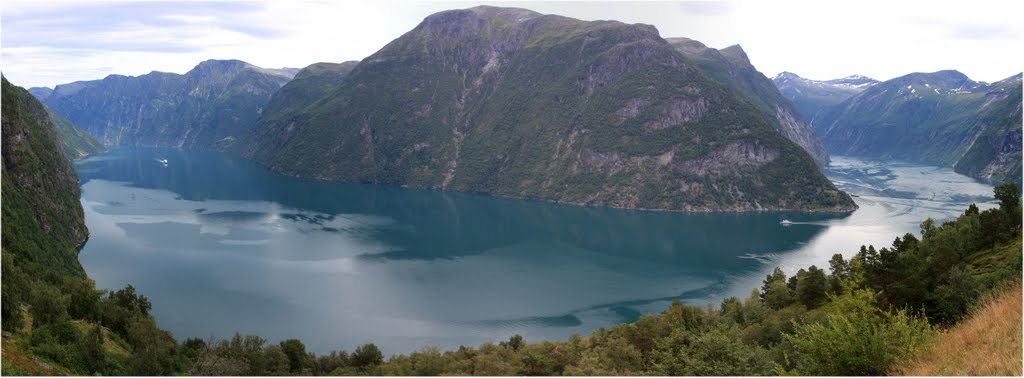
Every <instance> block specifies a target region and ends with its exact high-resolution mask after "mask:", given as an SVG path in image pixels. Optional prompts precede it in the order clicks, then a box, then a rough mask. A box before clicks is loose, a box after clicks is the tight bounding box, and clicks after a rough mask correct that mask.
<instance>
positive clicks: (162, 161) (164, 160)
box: [154, 158, 167, 167]
mask: <svg viewBox="0 0 1024 378" xmlns="http://www.w3.org/2000/svg"><path fill="white" fill-rule="evenodd" d="M154 160H156V161H159V162H160V164H163V165H164V166H165V167H166V166H167V159H156V158H154Z"/></svg>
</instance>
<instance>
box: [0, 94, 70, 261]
mask: <svg viewBox="0 0 1024 378" xmlns="http://www.w3.org/2000/svg"><path fill="white" fill-rule="evenodd" d="M78 197H79V189H78V175H76V174H75V171H74V170H73V169H71V164H70V163H69V162H68V159H67V158H66V157H65V155H64V153H63V149H62V147H61V144H60V142H59V141H58V138H57V128H56V126H54V124H53V123H52V122H51V117H50V114H49V112H47V110H46V107H44V106H43V105H42V104H40V103H39V101H37V100H36V99H35V98H34V97H32V96H31V95H30V94H29V93H28V92H27V91H25V90H24V89H22V88H20V87H17V86H14V85H12V84H11V83H10V82H8V81H7V79H6V78H4V79H3V228H4V230H3V236H4V237H3V249H4V251H5V253H9V254H11V255H12V256H13V258H14V261H15V263H17V264H19V265H22V266H23V267H24V269H25V270H27V271H29V272H32V273H36V274H42V272H45V271H51V270H53V271H55V272H57V273H65V274H69V275H75V276H83V275H84V272H83V271H82V267H81V265H79V263H78V254H77V251H76V248H77V247H78V246H80V245H82V244H83V243H85V240H86V239H87V238H88V237H89V231H88V229H86V227H85V216H84V213H83V211H82V205H81V204H80V203H79V200H78Z"/></svg>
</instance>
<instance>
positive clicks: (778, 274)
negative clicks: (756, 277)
mask: <svg viewBox="0 0 1024 378" xmlns="http://www.w3.org/2000/svg"><path fill="white" fill-rule="evenodd" d="M777 281H781V282H783V283H785V282H786V273H784V272H783V271H782V269H780V268H779V267H775V269H774V270H772V272H771V273H769V274H768V276H767V277H765V278H764V284H763V285H761V299H762V300H763V299H765V296H766V295H768V292H769V291H770V290H771V288H772V284H773V283H775V282H777Z"/></svg>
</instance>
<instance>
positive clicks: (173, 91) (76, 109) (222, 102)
mask: <svg viewBox="0 0 1024 378" xmlns="http://www.w3.org/2000/svg"><path fill="white" fill-rule="evenodd" d="M294 74H295V70H290V69H282V70H269V69H263V68H259V67H256V66H253V65H251V64H248V63H245V62H242V61H238V60H208V61H205V62H203V63H200V64H199V65H198V66H196V67H195V68H194V69H192V70H191V71H189V72H188V73H186V74H184V75H178V74H172V73H164V72H153V73H150V74H146V75H141V76H137V77H132V76H121V75H111V76H108V77H107V78H105V79H103V80H94V81H82V82H75V83H70V84H63V85H58V86H57V87H56V88H54V90H53V91H52V92H51V93H49V94H48V95H45V96H43V95H44V94H45V91H36V93H37V94H38V95H40V96H43V97H42V98H41V99H42V101H43V103H45V104H46V105H47V106H49V107H50V108H51V109H53V110H54V111H55V112H57V113H58V114H60V115H62V116H64V117H66V118H67V119H69V120H71V121H72V122H73V123H75V124H77V125H79V126H81V127H82V128H84V129H85V130H86V131H88V132H89V133H90V134H92V135H94V136H95V137H97V138H98V139H99V140H100V141H102V142H103V143H105V144H113V145H118V144H120V145H141V146H170V147H183V148H214V149H226V148H228V147H230V146H231V145H232V144H234V141H235V140H236V139H237V138H238V137H239V136H241V135H242V134H243V133H245V132H247V130H248V128H249V127H251V126H252V124H253V123H254V122H255V121H256V119H257V118H258V117H259V115H260V113H262V111H263V107H264V105H266V103H267V100H269V99H270V96H271V95H272V94H273V93H274V92H276V91H277V89H278V88H280V87H281V86H283V85H284V84H285V83H287V82H288V81H289V80H290V79H291V78H292V76H294Z"/></svg>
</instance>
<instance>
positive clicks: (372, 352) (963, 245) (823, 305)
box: [3, 184, 1021, 375]
mask: <svg viewBox="0 0 1024 378" xmlns="http://www.w3.org/2000/svg"><path fill="white" fill-rule="evenodd" d="M996 196H997V198H998V199H999V200H1000V207H999V208H997V209H990V210H986V211H983V212H982V211H978V209H977V207H975V206H973V205H972V206H971V207H970V208H969V209H967V211H965V212H964V214H963V215H961V216H960V217H959V218H958V219H956V220H955V221H951V222H946V223H944V224H941V225H936V224H935V223H934V222H933V221H932V220H931V219H929V220H926V221H924V222H923V223H922V224H921V236H920V237H918V236H915V235H913V234H907V235H904V236H903V237H898V238H896V239H895V240H894V241H893V244H892V246H891V247H886V248H881V249H877V250H876V249H875V248H874V247H873V246H867V247H861V248H860V250H859V251H857V252H856V253H854V254H853V255H852V256H851V257H850V258H843V257H842V256H841V255H839V254H837V255H835V256H833V258H832V259H831V261H830V262H829V267H828V268H827V269H820V268H818V267H815V266H811V267H809V268H807V269H801V270H800V271H798V272H797V273H796V274H795V275H793V276H787V275H786V274H785V273H784V272H782V271H781V270H779V269H776V270H775V271H774V272H773V273H772V274H770V275H768V276H767V277H766V278H765V280H764V284H763V286H762V287H761V288H760V289H754V290H753V291H752V292H751V293H750V295H749V296H748V297H747V298H745V299H740V298H729V299H726V300H724V301H722V303H721V304H720V305H719V306H713V305H708V306H705V307H702V306H693V305H687V304H682V303H679V302H675V303H673V304H672V305H671V306H670V307H669V308H668V309H667V310H665V311H664V312H663V313H661V314H659V315H651V314H647V315H644V316H642V317H641V318H640V319H639V320H637V321H636V322H633V323H630V324H622V325H618V326H615V327H612V328H610V329H600V330H598V331H595V332H593V333H592V334H590V335H589V336H580V335H573V336H572V337H571V338H569V340H567V341H555V342H552V341H545V342H538V343H528V342H526V340H524V339H523V338H522V337H520V336H513V337H512V338H511V339H509V340H508V341H503V342H500V343H498V344H492V343H487V344H483V345H481V346H479V347H476V348H472V347H460V348H459V349H458V350H453V351H440V350H438V349H437V348H433V347H429V348H425V349H422V350H420V351H417V352H413V353H410V354H408V355H396V356H393V357H391V358H388V359H385V358H384V354H383V353H382V351H381V350H379V349H378V348H377V347H376V346H374V345H373V344H367V345H364V346H361V347H359V348H357V349H356V350H354V351H352V352H351V353H349V352H346V351H338V352H332V353H330V354H326V355H316V354H313V353H308V352H307V351H306V350H305V346H304V345H303V344H302V342H301V341H299V340H295V339H291V340H285V341H282V342H280V343H277V344H272V343H268V341H267V340H266V339H263V338H260V337H258V336H253V335H235V336H234V337H233V338H231V339H230V340H200V339H188V340H185V341H184V342H182V343H180V344H177V343H176V342H175V341H174V339H173V338H172V337H171V335H170V333H168V332H166V331H161V330H159V329H158V328H157V327H156V325H155V323H154V322H153V318H152V317H151V316H150V315H149V310H150V308H151V305H150V303H149V301H148V300H147V299H146V298H145V297H144V296H142V295H139V294H138V293H136V292H135V290H134V289H133V288H132V287H130V286H129V287H128V288H125V289H122V290H118V291H114V292H109V293H106V292H104V291H100V290H96V289H95V288H94V286H93V283H92V281H90V280H88V279H82V278H75V277H69V278H67V279H66V280H65V281H64V282H62V283H59V284H55V283H52V282H42V281H39V280H33V279H32V278H30V277H27V276H25V275H24V274H21V273H20V272H19V270H18V269H19V267H18V265H17V264H16V263H15V262H14V261H13V260H12V259H11V258H10V256H9V254H8V253H7V252H6V251H5V253H4V261H3V269H4V272H3V277H4V278H3V279H4V281H3V284H4V301H5V302H4V310H5V313H4V323H3V328H4V330H6V331H12V332H14V333H13V336H12V337H11V339H12V340H13V341H11V339H5V341H4V347H5V351H4V373H5V374H7V373H11V374H13V373H21V374H38V373H39V371H34V370H31V368H32V364H26V363H24V361H25V360H30V359H32V358H36V359H39V360H41V361H45V362H46V363H47V364H49V365H52V366H53V369H52V370H49V371H47V372H48V373H64V374H104V375H117V374H137V375H169V374H193V375H298V374H302V375H308V374H312V375H365V374H370V375H451V374H456V375H640V374H657V375H775V374H778V375H782V374H785V375H789V374H808V375H880V374H885V373H887V372H894V371H895V372H907V373H915V374H916V373H922V372H924V371H930V372H932V373H938V374H948V373H952V374H956V373H961V374H965V373H966V374H972V373H982V372H983V371H979V370H966V371H964V370H948V369H947V370H941V369H940V370H920V369H917V368H914V367H912V366H916V365H912V364H910V365H908V363H907V362H906V361H928V359H929V358H932V359H938V360H940V361H941V360H943V359H944V358H945V357H944V356H946V354H945V353H947V352H946V350H947V349H948V348H963V347H962V346H952V347H950V346H946V345H947V344H949V343H950V342H951V341H949V340H951V338H953V337H959V338H960V340H963V338H964V337H963V336H953V335H956V334H958V333H967V334H968V335H969V337H970V338H971V339H975V342H979V343H981V344H983V345H995V346H994V347H993V348H989V349H978V350H975V351H973V352H975V353H978V352H985V353H989V354H990V355H989V356H988V357H987V358H989V359H990V360H991V359H1001V360H1006V361H1008V363H1007V364H1008V365H1013V364H1017V365H1018V366H1019V365H1020V362H1021V361H1020V353H1019V351H1020V338H1019V337H1018V338H1016V339H1014V340H1002V339H1000V338H999V337H998V335H1001V333H999V332H1003V330H1001V329H996V328H994V327H992V326H991V325H992V324H1002V323H996V322H997V321H1002V322H1004V323H1005V322H1007V321H1008V322H1010V323H1012V322H1014V320H1013V318H1010V319H1003V318H1004V317H1012V316H1016V318H1015V319H1017V320H1016V323H1017V327H1018V328H1017V329H1018V335H1019V323H1020V321H1019V319H1020V302H1019V277H1020V274H1021V236H1020V235H1021V234H1020V230H1021V205H1020V194H1019V192H1018V190H1017V188H1016V186H1015V185H1013V184H1007V185H1002V186H999V187H997V188H996ZM5 224H6V223H5ZM826 270H827V271H826ZM1014 285H1016V286H1015V287H1016V288H1017V289H1016V290H1017V293H1018V294H1016V297H1015V298H1017V302H1016V307H1015V308H1012V307H1011V308H1008V309H1007V308H1005V307H1006V306H1003V305H1001V307H1000V308H1003V309H1002V310H999V311H1000V312H999V313H998V314H995V315H979V317H976V318H974V319H973V320H971V321H970V322H966V323H962V324H961V325H959V326H955V325H957V324H958V323H959V322H960V321H961V320H962V319H965V318H966V317H968V316H969V315H971V314H972V311H974V310H973V309H974V308H975V307H976V306H975V304H976V302H978V301H979V300H980V298H983V297H985V296H987V295H992V294H991V293H998V292H1002V291H1004V288H1005V287H1009V286H1014ZM12 287H13V288H18V290H26V291H25V292H30V293H32V295H30V296H25V297H21V298H23V299H25V304H26V306H19V307H14V308H15V309H20V308H24V309H27V311H17V310H16V311H15V312H17V313H19V314H18V315H20V316H19V317H10V316H9V314H8V313H7V309H8V308H10V306H8V302H7V301H8V298H9V297H11V296H10V295H8V294H9V293H10V292H9V291H8V288H12ZM1011 293H1012V292H1011ZM15 297H17V296H15ZM28 298H31V299H28ZM987 313H988V312H987V311H985V312H982V313H980V314H987ZM979 322H984V324H979ZM950 327H953V328H950ZM944 328H947V329H950V330H948V331H941V329H944ZM995 339H1000V340H1001V341H1000V340H995ZM936 340H937V341H936ZM1007 343H1008V344H1007ZM1004 344H1005V345H1004ZM972 345H977V344H972ZM12 348H13V351H10V353H9V349H12ZM971 348H975V346H972V347H971ZM1014 348H1016V349H1014ZM1013 350H1016V351H1017V352H1014V353H1015V354H1013V353H1007V351H1010V352H1012V351H1013ZM929 351H933V352H931V353H938V354H936V356H941V357H928V355H927V354H926V353H928V352H929ZM934 351H939V352H934ZM967 352H972V351H970V350H968V351H967ZM950 358H969V357H950ZM18 360H20V361H21V363H17V361H18ZM955 361H958V360H948V365H949V366H953V365H956V364H957V363H956V362H955ZM1000 366H1003V365H1000ZM11 369H16V370H11ZM992 372H993V373H998V371H994V370H993V371H992ZM922 374H923V373H922Z"/></svg>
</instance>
